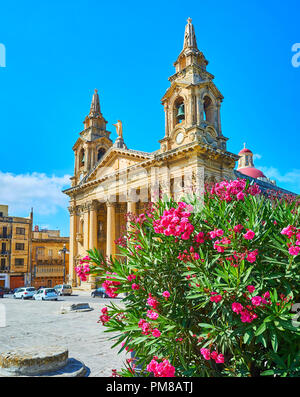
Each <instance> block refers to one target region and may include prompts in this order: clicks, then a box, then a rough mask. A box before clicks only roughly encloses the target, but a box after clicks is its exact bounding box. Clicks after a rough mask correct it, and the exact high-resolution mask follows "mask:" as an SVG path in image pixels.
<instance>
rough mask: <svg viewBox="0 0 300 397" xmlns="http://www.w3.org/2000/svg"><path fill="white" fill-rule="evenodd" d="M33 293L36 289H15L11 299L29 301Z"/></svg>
mask: <svg viewBox="0 0 300 397" xmlns="http://www.w3.org/2000/svg"><path fill="white" fill-rule="evenodd" d="M35 292H36V289H35V288H34V287H22V288H18V289H17V291H16V292H15V293H14V294H13V297H14V298H15V299H31V298H32V297H33V295H34V293H35Z"/></svg>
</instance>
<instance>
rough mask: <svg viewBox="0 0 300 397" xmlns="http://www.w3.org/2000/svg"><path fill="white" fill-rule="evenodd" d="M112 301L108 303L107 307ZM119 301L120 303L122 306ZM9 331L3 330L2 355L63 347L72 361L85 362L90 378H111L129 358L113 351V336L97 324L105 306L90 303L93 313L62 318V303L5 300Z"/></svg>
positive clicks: (73, 314) (67, 315)
mask: <svg viewBox="0 0 300 397" xmlns="http://www.w3.org/2000/svg"><path fill="white" fill-rule="evenodd" d="M108 303H109V301H107V302H106V304H108ZM119 303H120V301H118V302H117V304H119ZM1 304H4V305H5V309H6V327H2V328H0V351H1V352H3V351H7V350H9V349H12V348H17V347H30V346H45V347H46V346H54V345H57V346H61V347H62V348H67V349H68V350H69V357H70V358H74V359H76V360H80V361H82V362H83V363H84V364H85V366H86V367H87V368H88V371H90V372H89V376H111V370H112V369H117V370H118V369H120V368H121V367H122V366H123V362H124V361H125V359H126V357H127V358H128V357H129V356H128V355H127V356H126V354H125V353H124V352H122V353H121V354H119V355H118V354H117V352H118V349H111V348H110V346H112V345H113V341H109V340H108V339H109V338H110V337H112V336H113V334H111V333H104V330H105V328H104V327H103V326H102V325H101V323H97V321H98V319H99V316H100V311H101V308H102V307H104V306H105V305H104V303H100V302H95V303H90V306H91V307H93V308H94V310H92V311H84V312H70V313H66V314H60V312H59V311H60V307H61V304H62V302H61V301H34V300H28V301H21V300H14V299H3V300H1Z"/></svg>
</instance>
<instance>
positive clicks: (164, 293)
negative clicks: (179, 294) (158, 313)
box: [162, 291, 170, 299]
mask: <svg viewBox="0 0 300 397" xmlns="http://www.w3.org/2000/svg"><path fill="white" fill-rule="evenodd" d="M162 296H163V297H164V298H166V299H168V298H170V292H169V291H164V292H163V293H162Z"/></svg>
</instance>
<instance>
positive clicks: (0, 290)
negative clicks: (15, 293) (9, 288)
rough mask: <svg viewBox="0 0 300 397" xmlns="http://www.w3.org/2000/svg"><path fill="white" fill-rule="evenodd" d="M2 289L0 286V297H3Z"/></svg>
mask: <svg viewBox="0 0 300 397" xmlns="http://www.w3.org/2000/svg"><path fill="white" fill-rule="evenodd" d="M4 294H5V292H4V289H3V288H1V287H0V298H4Z"/></svg>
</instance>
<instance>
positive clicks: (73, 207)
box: [68, 205, 77, 215]
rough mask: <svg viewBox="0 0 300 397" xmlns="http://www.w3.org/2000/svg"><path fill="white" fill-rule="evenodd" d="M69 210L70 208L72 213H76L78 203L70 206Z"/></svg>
mask: <svg viewBox="0 0 300 397" xmlns="http://www.w3.org/2000/svg"><path fill="white" fill-rule="evenodd" d="M68 210H69V213H70V215H75V213H76V210H77V207H76V205H70V206H69V207H68Z"/></svg>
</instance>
